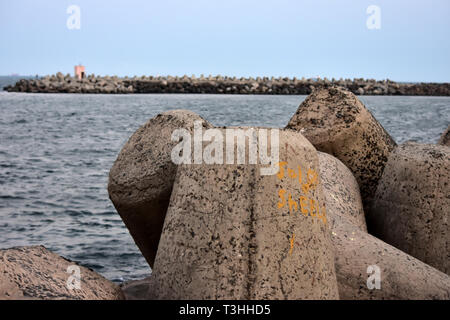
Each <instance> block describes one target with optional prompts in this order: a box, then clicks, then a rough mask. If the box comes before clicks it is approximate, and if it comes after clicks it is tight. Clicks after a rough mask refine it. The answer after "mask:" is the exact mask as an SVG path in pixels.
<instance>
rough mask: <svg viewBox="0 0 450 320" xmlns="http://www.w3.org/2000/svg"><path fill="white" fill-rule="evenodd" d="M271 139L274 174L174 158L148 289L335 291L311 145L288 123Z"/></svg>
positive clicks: (183, 292)
mask: <svg viewBox="0 0 450 320" xmlns="http://www.w3.org/2000/svg"><path fill="white" fill-rule="evenodd" d="M269 145H270V144H269ZM279 145H280V167H281V168H282V169H280V171H279V172H278V174H275V175H261V174H260V168H261V167H262V165H260V164H255V165H250V164H228V165H218V164H213V165H206V164H202V165H180V166H179V167H178V170H177V175H176V179H175V184H174V187H173V191H172V197H171V201H170V205H169V208H168V211H167V215H166V220H165V223H164V228H163V232H162V235H161V240H160V243H159V248H158V252H157V256H156V260H155V265H154V268H153V274H152V281H150V286H151V287H150V290H149V297H148V298H150V299H337V298H338V290H337V283H336V275H335V267H334V255H333V248H332V247H331V243H330V234H329V231H328V227H327V225H326V221H327V220H326V212H325V208H324V205H323V204H324V198H323V195H322V191H321V187H320V180H319V179H318V174H317V170H318V159H317V152H316V150H315V149H314V147H313V146H312V145H311V144H310V143H309V142H308V141H307V140H306V139H305V138H304V137H303V136H302V135H301V134H300V133H297V132H293V131H284V132H280V144H279ZM247 146H248V145H247ZM259 150H260V149H259ZM299 172H300V174H299Z"/></svg>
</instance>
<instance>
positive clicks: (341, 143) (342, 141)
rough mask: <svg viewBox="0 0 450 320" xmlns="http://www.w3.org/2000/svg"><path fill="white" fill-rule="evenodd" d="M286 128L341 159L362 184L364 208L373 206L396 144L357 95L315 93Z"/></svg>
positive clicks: (327, 90) (336, 91) (329, 91)
mask: <svg viewBox="0 0 450 320" xmlns="http://www.w3.org/2000/svg"><path fill="white" fill-rule="evenodd" d="M286 128H290V129H294V130H297V131H300V132H302V133H303V135H304V136H305V137H306V138H307V139H308V140H309V141H311V143H312V144H313V145H314V146H315V147H316V148H317V150H319V151H323V152H326V153H329V154H331V155H333V156H335V157H336V158H338V159H339V160H341V161H342V162H343V163H344V164H345V165H346V166H347V167H348V168H349V169H350V170H351V171H352V172H353V174H354V176H355V178H356V180H357V181H358V184H359V187H360V190H361V196H362V199H363V203H364V206H365V207H367V206H368V205H369V203H370V200H371V197H372V196H373V194H374V193H375V190H376V187H377V184H378V180H379V179H380V177H381V174H382V173H383V169H384V166H385V163H386V161H387V158H388V155H389V153H390V152H391V151H392V150H393V149H394V147H395V145H396V144H395V142H394V140H393V139H392V138H391V137H390V136H389V134H388V133H387V132H386V131H385V130H384V128H383V127H382V126H381V125H380V123H378V121H377V120H376V119H375V118H374V117H373V116H372V114H371V113H370V111H369V110H368V109H367V108H366V107H365V106H364V105H363V104H362V102H361V101H360V100H359V99H358V98H357V97H356V96H355V95H354V94H353V93H351V92H349V91H347V90H345V89H343V88H340V87H331V88H319V89H317V90H315V91H314V92H313V93H312V94H310V95H309V96H308V97H307V98H306V100H305V101H304V102H303V103H302V104H301V105H300V106H299V108H298V110H297V112H296V113H295V115H294V116H293V117H292V118H291V120H290V121H289V123H288V125H287V126H286Z"/></svg>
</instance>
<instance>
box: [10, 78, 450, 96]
mask: <svg viewBox="0 0 450 320" xmlns="http://www.w3.org/2000/svg"><path fill="white" fill-rule="evenodd" d="M333 85H336V86H340V87H344V88H346V89H348V90H349V91H351V92H353V93H354V94H357V95H407V96H450V83H400V82H394V81H391V80H378V81H377V80H373V79H367V80H366V79H362V78H360V79H339V80H335V79H332V80H328V79H327V78H324V79H320V78H318V79H305V78H302V79H297V78H281V77H279V78H274V77H271V78H269V77H257V78H251V77H250V78H236V77H223V76H215V77H212V76H209V77H203V76H201V77H199V78H196V77H187V76H183V77H172V76H166V77H160V76H158V77H155V76H142V77H133V78H128V77H124V78H119V77H116V76H113V77H109V76H104V77H103V76H95V75H89V76H88V77H86V78H84V79H80V80H79V79H77V78H74V77H72V76H70V75H69V74H67V75H65V76H64V75H63V74H62V73H57V74H56V75H51V76H46V77H43V78H28V79H20V80H19V81H17V82H16V83H15V84H14V85H8V86H6V87H4V90H6V91H8V92H29V93H89V94H95V93H106V94H133V93H134V94H138V93H197V94H198V93H200V94H201V93H205V94H256V95H258V94H269V95H308V94H310V93H311V92H312V91H313V90H314V89H315V88H317V87H323V86H333Z"/></svg>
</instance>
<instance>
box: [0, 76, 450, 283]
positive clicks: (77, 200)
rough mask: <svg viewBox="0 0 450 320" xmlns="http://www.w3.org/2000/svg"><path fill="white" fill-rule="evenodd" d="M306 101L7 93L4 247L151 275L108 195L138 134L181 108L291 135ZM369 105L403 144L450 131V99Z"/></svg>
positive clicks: (0, 143)
mask: <svg viewBox="0 0 450 320" xmlns="http://www.w3.org/2000/svg"><path fill="white" fill-rule="evenodd" d="M0 80H1V79H0ZM305 97H306V96H280V95H278V96H273V95H272V96H270V95H197V94H190V95H184V94H172V95H170V94H139V95H138V94H136V95H102V94H96V95H86V94H84V95H83V94H29V93H7V92H5V91H0V248H2V249H3V248H9V247H14V246H26V245H44V246H46V247H47V248H48V249H50V250H52V251H54V252H56V253H58V254H59V255H62V256H64V257H66V258H68V259H71V260H73V261H76V262H78V263H80V264H81V265H84V266H87V267H89V268H92V269H93V270H95V271H97V272H99V273H100V274H102V275H103V276H105V277H106V278H108V279H110V280H112V281H114V282H118V283H119V282H123V281H128V280H136V279H141V278H144V277H147V276H149V275H150V274H151V269H150V267H149V266H148V264H147V263H146V261H145V259H144V258H143V257H142V255H141V254H140V251H139V249H138V248H137V246H136V245H135V243H134V242H133V239H132V238H131V236H130V234H129V232H128V230H127V228H126V227H125V225H124V223H123V222H122V220H121V219H120V217H119V215H118V213H117V212H116V210H115V208H114V207H113V205H112V203H111V201H110V200H109V198H108V193H107V182H108V173H109V169H110V168H111V166H112V164H113V162H114V160H115V159H116V157H117V155H118V153H119V151H120V149H121V148H122V146H123V145H124V144H125V142H126V141H127V140H128V138H129V137H130V136H131V135H132V134H133V132H134V131H135V130H136V129H137V128H138V127H139V126H141V125H142V124H144V123H145V122H146V121H147V120H148V119H150V118H152V117H154V116H156V115H157V114H158V113H161V112H164V111H168V110H173V109H188V110H192V111H194V112H196V113H198V114H200V115H201V116H203V117H204V118H205V119H207V120H208V121H210V122H211V123H212V124H214V125H217V126H231V125H232V126H268V127H277V128H278V127H279V128H282V127H284V126H285V125H286V124H287V122H288V121H289V119H290V117H291V116H292V115H293V114H294V112H295V111H296V109H297V107H298V105H299V104H300V103H301V102H302V101H303V100H304V99H305ZM360 99H361V100H362V101H363V102H364V104H365V105H366V106H367V107H368V108H369V109H370V111H371V112H372V113H373V114H374V116H375V117H376V118H377V119H378V121H379V122H380V123H381V124H382V125H383V126H384V128H385V129H386V130H387V131H388V132H389V133H390V134H391V135H392V137H393V138H394V139H395V140H396V142H397V143H403V142H405V141H408V140H413V141H417V142H422V143H436V142H437V141H438V139H439V136H440V135H441V133H442V132H443V131H444V130H445V129H446V127H447V126H448V124H449V123H450V97H409V96H362V97H360Z"/></svg>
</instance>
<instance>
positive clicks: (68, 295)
mask: <svg viewBox="0 0 450 320" xmlns="http://www.w3.org/2000/svg"><path fill="white" fill-rule="evenodd" d="M77 282H78V283H77ZM123 298H124V295H123V293H122V291H121V289H120V288H119V286H117V285H116V284H114V283H112V282H111V281H109V280H107V279H105V278H103V277H102V276H101V275H99V274H97V273H95V272H94V271H92V270H91V269H88V268H86V267H83V266H80V265H78V264H76V263H75V262H72V261H70V260H67V259H65V258H63V257H60V256H58V255H57V254H55V253H53V252H51V251H49V250H47V249H46V248H45V247H43V246H31V247H16V248H11V249H3V250H0V300H23V299H39V300H42V299H45V300H49V299H51V300H121V299H123Z"/></svg>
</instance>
